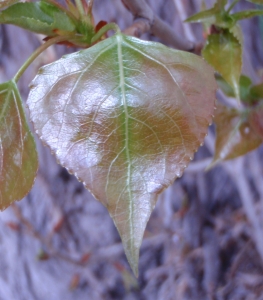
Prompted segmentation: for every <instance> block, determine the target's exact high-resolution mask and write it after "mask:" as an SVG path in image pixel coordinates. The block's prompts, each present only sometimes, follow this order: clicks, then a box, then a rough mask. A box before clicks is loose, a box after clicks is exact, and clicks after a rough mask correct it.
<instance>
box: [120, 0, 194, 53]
mask: <svg viewBox="0 0 263 300" xmlns="http://www.w3.org/2000/svg"><path fill="white" fill-rule="evenodd" d="M122 2H123V4H124V5H125V7H126V8H127V9H128V10H129V11H130V12H131V13H132V14H133V15H134V23H133V25H132V26H131V27H129V28H128V29H126V30H125V31H124V33H126V34H129V35H134V36H137V37H140V36H141V35H142V34H143V33H146V32H151V33H152V34H153V35H155V36H156V37H159V38H160V39H161V40H162V41H163V42H164V43H165V44H168V45H171V46H173V47H175V48H177V49H179V50H185V51H193V50H194V44H193V43H192V42H190V41H188V40H187V39H186V38H185V37H181V36H179V35H177V34H176V32H175V30H173V29H172V28H171V27H170V26H169V25H168V24H167V23H165V22H164V21H163V20H161V19H160V18H159V17H158V16H156V15H155V14H154V13H153V11H152V9H151V8H150V6H149V5H148V4H147V3H146V2H145V1H144V0H122Z"/></svg>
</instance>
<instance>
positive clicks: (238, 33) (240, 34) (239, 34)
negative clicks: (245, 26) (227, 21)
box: [229, 24, 244, 49]
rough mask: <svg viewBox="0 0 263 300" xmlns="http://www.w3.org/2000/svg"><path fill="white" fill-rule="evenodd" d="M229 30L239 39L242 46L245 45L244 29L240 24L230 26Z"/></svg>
mask: <svg viewBox="0 0 263 300" xmlns="http://www.w3.org/2000/svg"><path fill="white" fill-rule="evenodd" d="M229 31H230V32H231V33H232V34H233V35H234V37H235V38H236V39H237V40H238V41H239V43H240V45H241V48H242V49H243V46H244V37H243V32H242V29H241V28H240V26H239V24H235V25H234V26H233V27H231V28H229Z"/></svg>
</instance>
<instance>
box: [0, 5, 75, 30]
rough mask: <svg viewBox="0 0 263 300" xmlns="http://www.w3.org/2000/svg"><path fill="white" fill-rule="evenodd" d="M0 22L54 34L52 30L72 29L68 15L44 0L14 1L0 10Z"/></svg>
mask: <svg viewBox="0 0 263 300" xmlns="http://www.w3.org/2000/svg"><path fill="white" fill-rule="evenodd" d="M0 24H13V25H16V26H20V27H22V28H24V29H27V30H30V31H33V32H36V33H42V34H45V35H49V36H52V35H54V30H56V29H59V30H63V31H70V32H71V31H74V30H75V25H74V23H73V21H72V20H71V19H70V17H69V16H68V15H67V14H66V13H65V12H64V11H62V10H60V9H59V8H58V7H57V6H55V5H53V4H51V3H47V2H45V1H38V2H25V3H16V4H14V5H12V6H10V7H8V8H7V9H5V10H3V11H2V12H0Z"/></svg>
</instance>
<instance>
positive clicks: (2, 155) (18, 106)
mask: <svg viewBox="0 0 263 300" xmlns="http://www.w3.org/2000/svg"><path fill="white" fill-rule="evenodd" d="M37 168H38V160H37V152H36V146H35V141H34V138H33V136H32V134H31V132H30V130H29V128H28V125H27V122H26V118H25V114H24V111H23V107H22V102H21V98H20V95H19V92H18V90H17V87H16V84H15V83H14V82H12V81H9V82H6V83H3V84H0V209H1V210H3V209H5V208H6V207H8V206H9V205H10V204H11V203H12V202H13V201H15V200H20V199H22V198H23V197H24V196H25V195H26V194H27V193H28V192H29V191H30V190H31V188H32V185H33V183H34V179H35V176H36V172H37Z"/></svg>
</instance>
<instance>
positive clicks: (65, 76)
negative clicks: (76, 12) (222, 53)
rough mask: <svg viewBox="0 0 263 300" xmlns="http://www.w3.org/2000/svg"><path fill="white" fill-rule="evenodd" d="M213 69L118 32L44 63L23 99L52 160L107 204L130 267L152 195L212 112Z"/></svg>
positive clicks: (194, 143)
mask: <svg viewBox="0 0 263 300" xmlns="http://www.w3.org/2000/svg"><path fill="white" fill-rule="evenodd" d="M215 91H216V83H215V79H214V74H213V70H212V68H211V67H210V66H209V65H208V64H206V62H205V61H204V60H203V59H202V58H200V57H198V56H196V55H193V54H190V53H186V52H181V51H176V50H172V49H170V48H167V47H165V46H163V45H161V44H159V43H153V42H146V41H142V40H139V39H136V38H133V37H128V36H125V35H122V34H120V33H118V34H116V35H114V36H112V37H110V38H108V39H106V40H104V41H102V42H100V43H98V44H96V45H95V46H93V47H91V48H89V49H86V50H83V51H80V52H78V53H75V54H71V55H68V56H66V57H64V58H62V59H60V60H58V61H56V62H54V63H52V64H50V65H47V66H44V67H43V68H42V72H41V74H39V75H37V76H36V78H35V79H34V81H33V85H32V89H31V92H30V95H29V98H28V107H29V110H30V114H31V119H32V121H33V122H34V125H35V129H36V130H37V131H38V134H39V135H40V137H41V139H42V140H43V141H44V143H46V144H47V145H49V147H50V148H51V150H52V151H53V152H54V153H55V154H56V157H57V159H58V161H59V162H60V163H61V164H62V165H63V166H65V167H66V168H67V169H68V170H69V171H70V172H73V173H74V174H76V176H77V178H78V179H79V180H80V181H82V182H83V183H84V185H85V186H86V188H88V189H89V190H90V191H91V192H92V194H93V195H94V196H95V197H96V198H97V199H98V200H99V201H101V202H102V203H103V204H104V205H105V206H106V207H107V208H108V210H109V213H110V215H111V217H112V218H113V220H114V223H115V225H116V227H117V229H118V231H119V233H120V236H121V239H122V242H123V245H124V249H125V253H126V255H127V257H128V260H129V263H130V265H131V268H132V270H133V272H134V273H135V275H138V257H139V249H140V246H141V242H142V238H143V234H144V230H145V227H146V224H147V222H148V220H149V217H150V214H151V212H152V210H153V208H154V206H155V203H156V200H157V196H158V194H160V193H161V192H162V191H163V189H165V188H166V187H167V186H169V185H170V184H171V183H172V182H173V181H174V180H175V178H176V177H178V176H181V174H182V172H183V170H184V169H185V167H186V165H187V164H188V163H189V161H190V158H191V157H193V155H194V152H195V151H196V150H197V149H198V147H199V146H200V144H201V142H202V141H203V139H204V137H205V135H206V132H207V127H208V124H209V123H211V121H212V115H213V110H214V101H215Z"/></svg>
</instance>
